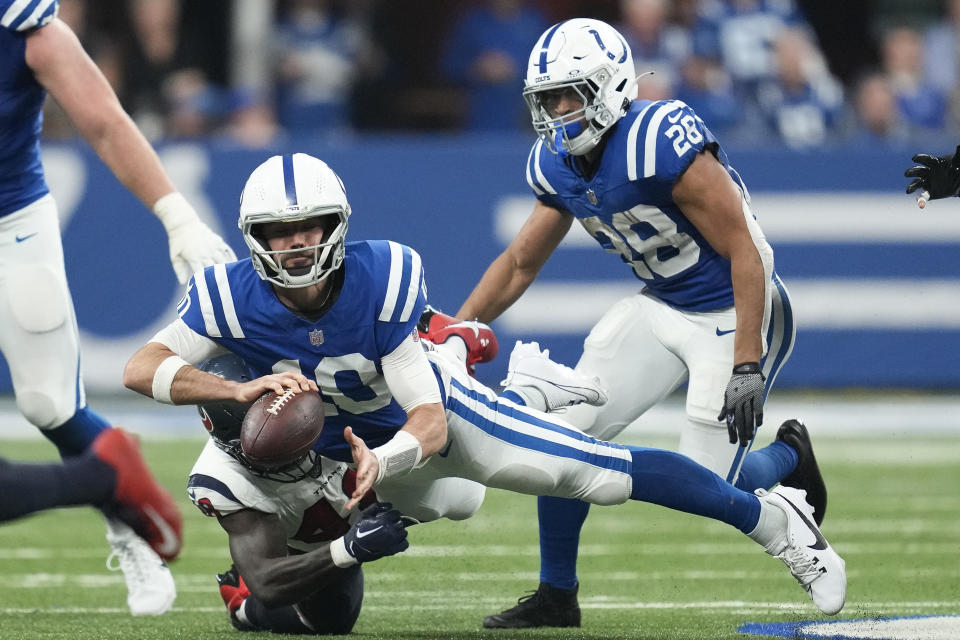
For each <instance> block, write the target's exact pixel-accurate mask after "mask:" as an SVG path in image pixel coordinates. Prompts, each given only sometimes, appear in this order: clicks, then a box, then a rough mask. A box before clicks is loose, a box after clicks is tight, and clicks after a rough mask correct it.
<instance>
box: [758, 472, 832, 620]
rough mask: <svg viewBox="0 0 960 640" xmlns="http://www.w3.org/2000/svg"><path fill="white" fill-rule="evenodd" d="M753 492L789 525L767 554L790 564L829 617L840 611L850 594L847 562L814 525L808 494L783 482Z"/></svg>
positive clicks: (774, 537) (773, 540)
mask: <svg viewBox="0 0 960 640" xmlns="http://www.w3.org/2000/svg"><path fill="white" fill-rule="evenodd" d="M754 493H755V494H756V495H757V497H759V498H760V501H761V502H762V503H765V505H772V506H775V507H777V508H778V509H779V510H780V511H782V512H783V513H784V515H785V516H786V526H785V527H784V528H783V529H781V530H780V531H779V532H774V533H773V534H772V535H771V536H770V540H769V541H768V542H767V543H766V544H764V548H765V549H766V551H767V553H769V554H770V555H772V556H774V557H776V558H779V559H780V560H782V561H783V563H784V564H785V565H787V568H789V569H790V573H791V574H793V577H794V578H796V579H797V582H799V583H800V586H801V587H803V588H804V590H805V591H806V592H807V593H809V594H810V597H811V598H813V603H814V604H815V605H817V608H818V609H820V611H822V612H823V613H825V614H827V615H828V616H832V615H834V614H836V613H838V612H839V611H840V610H841V609H843V605H844V602H845V601H846V597H847V572H846V564H845V563H844V561H843V558H841V557H840V556H839V555H837V552H836V551H834V550H833V548H832V547H831V546H830V544H829V543H828V542H827V540H826V538H824V537H823V534H822V533H820V529H818V528H817V525H816V524H814V520H813V507H811V506H810V505H809V504H807V501H806V493H805V492H804V491H801V490H799V489H794V488H792V487H786V486H783V485H780V486H778V487H777V488H776V489H774V490H773V491H770V492H767V491H765V490H763V489H757V490H756V491H755V492H754ZM781 523H782V521H781ZM781 526H782V525H781ZM751 537H753V536H751ZM754 539H756V538H754Z"/></svg>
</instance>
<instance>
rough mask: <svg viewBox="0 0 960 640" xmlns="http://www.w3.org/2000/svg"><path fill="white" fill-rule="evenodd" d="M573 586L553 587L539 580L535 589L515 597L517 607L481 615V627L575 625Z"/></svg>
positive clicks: (576, 606)
mask: <svg viewBox="0 0 960 640" xmlns="http://www.w3.org/2000/svg"><path fill="white" fill-rule="evenodd" d="M578 586H579V585H578ZM577 589H578V587H574V588H573V589H557V588H556V587H551V586H550V585H548V584H547V583H545V582H541V583H540V586H539V587H538V588H537V590H536V591H533V592H531V593H528V594H527V595H525V596H522V597H521V598H520V599H519V600H517V606H515V607H513V608H510V609H507V610H506V611H502V612H500V613H497V614H494V615H492V616H487V617H486V618H484V619H483V626H484V628H485V629H533V628H536V627H579V626H580V605H579V604H578V603H577Z"/></svg>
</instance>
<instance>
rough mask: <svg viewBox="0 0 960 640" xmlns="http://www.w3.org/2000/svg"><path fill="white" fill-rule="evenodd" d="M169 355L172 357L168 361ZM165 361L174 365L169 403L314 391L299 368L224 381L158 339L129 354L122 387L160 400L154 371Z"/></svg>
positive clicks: (243, 399) (239, 399) (238, 399)
mask: <svg viewBox="0 0 960 640" xmlns="http://www.w3.org/2000/svg"><path fill="white" fill-rule="evenodd" d="M171 358H173V359H174V360H170V359H171ZM167 362H169V363H172V364H173V366H176V369H175V370H174V371H172V382H171V384H170V385H169V388H168V393H169V398H170V402H171V403H172V404H198V403H201V402H216V401H220V400H233V401H235V402H244V403H249V402H253V401H254V400H256V399H257V398H259V397H260V396H261V395H263V394H264V393H266V392H268V391H274V392H276V393H283V392H284V391H285V390H286V389H293V390H294V391H298V392H299V391H318V388H317V383H316V382H314V381H313V380H310V379H309V378H307V377H306V376H304V375H303V374H302V373H300V372H299V371H287V372H283V373H274V374H270V375H267V376H263V377H260V378H256V379H255V380H251V381H249V382H243V383H241V382H235V381H233V380H225V379H223V378H221V377H219V376H215V375H213V374H211V373H207V372H205V371H201V370H200V369H197V368H196V367H194V366H193V365H191V364H189V363H188V362H186V361H183V360H179V356H178V355H177V354H176V353H174V352H173V351H172V350H171V349H170V348H169V347H167V346H166V345H163V344H161V343H159V342H148V343H147V344H146V345H144V346H143V347H141V348H140V349H139V350H138V351H137V352H136V353H134V354H133V356H132V357H131V358H130V360H129V361H128V362H127V366H126V367H125V368H124V371H123V384H124V386H126V387H127V388H128V389H132V390H133V391H136V392H137V393H142V394H143V395H145V396H148V397H151V398H154V399H155V400H162V398H158V397H157V384H156V379H157V374H158V370H160V368H161V367H162V366H164V363H167Z"/></svg>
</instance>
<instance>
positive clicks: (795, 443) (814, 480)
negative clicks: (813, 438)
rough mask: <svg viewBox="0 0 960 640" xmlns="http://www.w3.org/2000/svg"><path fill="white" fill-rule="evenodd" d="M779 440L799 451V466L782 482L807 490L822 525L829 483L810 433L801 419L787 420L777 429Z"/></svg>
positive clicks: (818, 521)
mask: <svg viewBox="0 0 960 640" xmlns="http://www.w3.org/2000/svg"><path fill="white" fill-rule="evenodd" d="M777 440H778V441H780V442H785V443H786V444H788V445H790V446H791V447H792V448H793V450H794V451H796V452H797V468H796V469H794V470H793V473H791V474H790V475H788V476H787V477H786V478H784V479H783V480H782V481H781V482H780V484H782V485H785V486H788V487H793V488H794V489H802V490H803V491H806V492H807V502H808V503H810V505H811V506H812V507H813V519H814V520H815V521H816V523H817V526H820V524H821V523H822V522H823V516H824V515H825V514H826V512H827V485H826V484H825V483H824V482H823V476H822V475H820V467H818V466H817V459H816V458H815V457H814V455H813V444H812V443H811V442H810V433H809V432H807V428H806V427H805V426H804V424H803V423H802V422H800V421H799V420H787V421H786V422H784V423H783V424H782V425H780V428H779V429H778V430H777Z"/></svg>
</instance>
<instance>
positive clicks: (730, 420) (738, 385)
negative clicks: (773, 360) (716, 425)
mask: <svg viewBox="0 0 960 640" xmlns="http://www.w3.org/2000/svg"><path fill="white" fill-rule="evenodd" d="M765 380H766V378H764V377H763V372H762V371H761V370H760V363H759V362H744V363H741V364H738V365H737V366H735V367H734V368H733V375H731V376H730V381H729V382H728V383H727V390H726V392H725V393H724V395H723V408H722V409H721V410H720V415H719V416H718V417H717V420H720V421H723V420H726V422H727V432H728V434H729V435H730V444H734V443H735V442H737V441H738V440H739V441H740V446H741V447H746V446H749V445H750V441H751V440H753V436H754V435H755V434H756V433H757V427H759V426H760V425H762V424H763V383H764V381H765Z"/></svg>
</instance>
